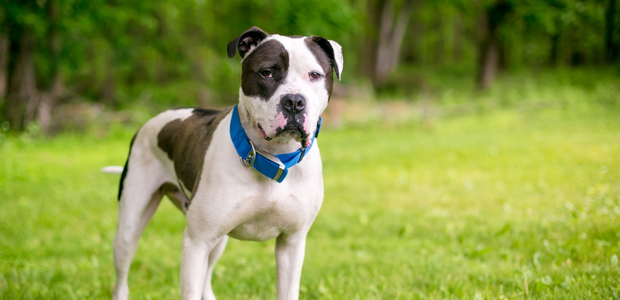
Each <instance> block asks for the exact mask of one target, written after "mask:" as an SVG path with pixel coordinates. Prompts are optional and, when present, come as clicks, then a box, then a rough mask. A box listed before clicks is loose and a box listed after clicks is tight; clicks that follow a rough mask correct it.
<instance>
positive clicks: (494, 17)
mask: <svg viewBox="0 0 620 300" xmlns="http://www.w3.org/2000/svg"><path fill="white" fill-rule="evenodd" d="M511 10H512V8H511V6H510V5H509V4H508V2H507V1H506V0H497V1H496V2H495V3H494V4H493V5H492V6H491V7H489V8H487V9H485V10H484V12H483V13H482V14H481V17H480V18H479V19H478V26H477V27H478V29H477V30H478V37H479V42H478V72H477V76H476V82H477V86H478V89H479V90H486V89H487V88H489V86H490V85H491V83H492V82H493V79H494V78H495V75H496V74H497V72H498V71H499V69H500V67H505V66H504V65H503V64H505V61H503V60H505V54H502V50H503V48H504V47H503V46H502V44H501V42H500V40H499V38H498V36H497V29H498V28H499V26H500V25H502V24H503V23H504V22H505V20H506V15H507V14H508V13H509V12H510V11H511Z"/></svg>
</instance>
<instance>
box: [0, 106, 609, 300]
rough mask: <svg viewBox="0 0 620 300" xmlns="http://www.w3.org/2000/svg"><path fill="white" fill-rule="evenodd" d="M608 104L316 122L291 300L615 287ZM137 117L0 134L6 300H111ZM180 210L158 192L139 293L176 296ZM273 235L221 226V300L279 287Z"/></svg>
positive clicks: (572, 294)
mask: <svg viewBox="0 0 620 300" xmlns="http://www.w3.org/2000/svg"><path fill="white" fill-rule="evenodd" d="M619 115H620V110H619V109H618V108H617V106H602V105H590V104H587V105H586V104H583V105H572V104H569V105H568V107H567V106H566V105H564V106H562V107H557V106H553V107H550V108H543V109H529V110H519V109H514V108H511V109H497V110H492V111H486V110H485V111H483V112H481V113H477V114H466V115H460V116H452V117H444V118H437V119H433V120H431V122H430V123H429V120H424V121H423V122H422V121H420V120H417V119H410V120H405V121H400V122H389V121H386V120H381V119H370V120H368V121H367V122H366V123H364V124H357V125H345V126H343V127H341V128H329V127H327V128H325V129H324V130H323V131H322V133H321V137H320V145H321V151H322V156H323V159H324V161H323V165H324V175H325V202H324V204H323V208H322V210H321V213H320V214H319V216H318V218H317V219H316V221H315V224H314V226H313V228H312V230H311V231H310V234H309V237H308V243H307V252H306V258H305V264H304V270H303V275H302V282H301V298H302V299H525V298H536V299H548V298H553V299H582V298H590V299H594V298H596V299H618V297H620V266H619V264H618V256H620V117H618V116H619ZM134 129H135V128H122V127H120V126H119V125H115V126H113V127H112V128H106V129H105V130H103V129H96V130H93V131H92V132H91V133H90V134H70V133H67V134H63V135H60V136H58V137H56V138H54V139H52V140H44V139H30V138H28V137H27V136H25V135H24V136H21V137H18V138H15V137H10V138H9V137H1V136H0V157H1V159H0V298H2V299H86V298H88V299H109V298H110V297H111V291H112V287H113V283H114V267H113V263H112V240H113V235H114V230H115V225H116V213H117V202H116V200H115V197H116V192H117V183H118V176H115V175H109V174H103V173H100V172H99V168H100V167H102V166H105V165H120V164H122V163H123V162H124V160H125V156H126V154H127V147H128V143H129V140H130V139H131V136H132V134H133V131H134ZM184 223H185V219H184V217H183V215H182V214H181V213H179V212H178V211H177V210H176V208H174V207H173V206H172V204H170V203H169V201H164V202H163V204H162V205H161V207H160V209H159V210H158V212H157V213H156V215H155V217H154V219H153V221H152V222H151V224H150V225H149V226H148V227H147V229H146V232H145V234H144V236H143V238H142V240H141V244H140V248H139V249H138V253H137V254H136V257H135V259H134V262H133V265H132V268H131V274H130V277H129V285H130V288H131V296H132V298H133V299H178V298H179V297H180V296H179V261H180V254H181V253H180V252H181V235H182V230H183V228H184V226H185V225H184ZM273 246H274V243H273V241H269V242H265V243H253V242H240V241H236V240H231V241H230V242H229V244H228V247H227V250H226V252H225V253H224V255H223V257H222V259H221V260H220V262H219V263H218V265H217V266H216V269H215V278H214V289H215V294H216V296H218V297H219V299H274V298H275V287H276V285H275V260H274V257H273V253H274V251H273Z"/></svg>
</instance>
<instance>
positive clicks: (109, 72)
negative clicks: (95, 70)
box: [101, 50, 116, 106]
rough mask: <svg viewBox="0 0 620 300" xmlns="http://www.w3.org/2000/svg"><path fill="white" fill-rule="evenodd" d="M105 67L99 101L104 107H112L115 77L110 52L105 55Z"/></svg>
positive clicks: (112, 56) (112, 58) (114, 95)
mask: <svg viewBox="0 0 620 300" xmlns="http://www.w3.org/2000/svg"><path fill="white" fill-rule="evenodd" d="M105 55H106V57H105V60H106V65H105V67H104V75H103V76H104V79H103V88H102V89H101V101H102V102H103V103H104V104H105V105H110V106H113V105H114V102H115V98H116V76H115V74H114V73H115V72H114V71H115V70H114V54H113V53H112V51H111V50H110V51H109V52H108V53H107V54H105Z"/></svg>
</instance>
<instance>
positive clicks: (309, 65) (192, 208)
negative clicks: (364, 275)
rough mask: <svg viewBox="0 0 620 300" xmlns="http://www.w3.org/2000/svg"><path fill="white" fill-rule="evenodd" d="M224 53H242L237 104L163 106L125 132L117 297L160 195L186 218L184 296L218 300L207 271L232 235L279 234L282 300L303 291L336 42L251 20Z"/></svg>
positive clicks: (337, 56)
mask: <svg viewBox="0 0 620 300" xmlns="http://www.w3.org/2000/svg"><path fill="white" fill-rule="evenodd" d="M227 50H228V56H229V57H231V58H232V57H234V56H235V55H236V53H239V55H240V56H241V65H242V74H241V83H240V88H239V103H238V104H237V105H235V106H233V107H230V108H228V109H225V110H222V111H218V110H206V109H192V108H183V109H174V110H168V111H165V112H163V113H161V114H159V115H157V116H156V117H154V118H153V119H151V120H149V121H148V122H147V123H146V124H145V125H144V126H142V128H140V130H139V131H138V132H137V133H136V136H135V137H134V140H133V141H132V145H131V149H130V151H129V157H128V158H127V163H126V165H125V168H124V169H123V172H122V173H123V175H122V176H121V183H120V191H119V217H118V228H117V231H116V237H115V240H114V263H115V267H116V286H115V288H114V299H127V297H128V295H129V287H128V286H127V276H128V272H129V266H130V265H131V260H132V258H133V256H134V254H135V252H136V249H137V247H138V241H139V239H140V235H141V234H142V231H143V230H144V228H145V226H146V225H147V224H148V222H149V220H150V219H151V217H152V216H153V214H154V212H155V210H156V209H157V206H158V205H159V203H160V201H161V199H162V197H163V196H164V195H166V196H168V198H170V199H171V200H172V202H173V203H174V204H175V205H176V206H177V207H178V208H179V209H180V210H181V211H182V212H183V213H185V215H186V217H187V227H186V228H185V232H184V233H183V245H182V249H183V250H182V257H181V295H182V298H183V299H201V298H202V299H215V296H214V294H213V291H212V289H211V274H212V271H213V267H214V265H215V263H216V261H217V260H218V258H219V257H220V255H221V254H222V252H223V251H224V248H225V247H226V241H227V239H228V237H229V236H230V237H233V238H236V239H241V240H251V241H265V240H268V239H272V238H276V265H277V281H278V286H277V291H278V299H297V298H298V296H299V295H298V294H299V283H300V279H301V269H302V264H303V260H304V249H305V243H306V235H307V233H308V230H309V229H310V226H311V225H312V222H313V221H314V219H315V217H316V215H317V213H318V212H319V209H320V207H321V204H322V202H323V176H322V167H321V155H320V153H319V146H318V143H317V136H318V133H319V130H320V128H321V119H320V117H319V116H320V115H321V113H322V112H323V110H324V109H325V107H326V106H327V103H328V102H329V98H330V95H331V91H332V85H333V80H334V79H333V74H335V75H336V77H337V78H338V79H339V78H340V75H341V72H342V69H343V58H342V49H341V47H340V45H338V43H336V42H334V41H330V40H327V39H325V38H322V37H318V36H311V37H297V36H295V37H287V36H281V35H276V34H274V35H270V34H267V33H266V32H264V31H263V30H261V29H260V28H257V27H252V28H250V29H248V30H247V31H246V32H244V33H243V34H241V35H240V36H239V37H237V38H236V39H234V40H233V41H232V42H230V43H229V44H228V49H227ZM147 247H148V245H147ZM224 280H227V279H224ZM229 280H234V278H229Z"/></svg>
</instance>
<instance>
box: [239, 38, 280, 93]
mask: <svg viewBox="0 0 620 300" xmlns="http://www.w3.org/2000/svg"><path fill="white" fill-rule="evenodd" d="M288 66H289V56H288V51H286V49H285V48H284V45H282V43H280V42H278V41H276V40H270V41H266V42H263V43H262V44H260V45H258V46H257V47H256V49H254V51H252V52H250V54H248V55H247V56H246V57H245V59H244V60H243V63H242V65H241V68H242V71H241V89H242V90H243V93H244V94H245V95H246V96H253V97H259V98H261V99H262V100H264V101H268V100H269V99H270V98H271V97H272V96H273V94H274V93H275V92H276V90H277V89H278V86H280V84H282V82H283V81H284V79H285V78H286V74H287V73H288ZM262 71H270V72H271V75H272V77H271V78H267V77H264V76H263V75H261V72H262Z"/></svg>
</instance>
